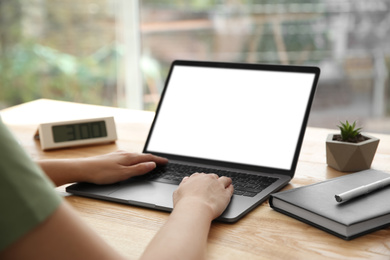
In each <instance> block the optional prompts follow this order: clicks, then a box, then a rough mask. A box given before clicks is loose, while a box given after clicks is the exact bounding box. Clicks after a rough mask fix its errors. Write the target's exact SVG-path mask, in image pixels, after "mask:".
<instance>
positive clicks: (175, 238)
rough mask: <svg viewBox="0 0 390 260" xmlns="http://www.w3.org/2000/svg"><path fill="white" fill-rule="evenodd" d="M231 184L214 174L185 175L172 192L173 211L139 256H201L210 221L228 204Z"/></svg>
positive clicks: (152, 257) (183, 257)
mask: <svg viewBox="0 0 390 260" xmlns="http://www.w3.org/2000/svg"><path fill="white" fill-rule="evenodd" d="M231 183H232V180H231V179H230V178H226V177H221V178H219V177H218V176H217V175H215V174H199V173H195V174H193V175H192V176H191V177H189V178H188V177H186V178H185V179H184V180H183V181H182V183H181V184H180V186H179V188H178V189H177V190H176V191H175V193H174V195H173V200H174V209H173V211H172V214H171V215H170V217H169V219H168V221H167V223H166V224H165V225H164V226H163V227H162V228H161V229H160V231H159V232H158V233H157V234H156V236H155V237H154V238H153V240H152V241H151V243H150V244H149V246H148V248H147V249H146V250H145V252H144V255H143V256H142V259H204V258H205V256H206V244H207V237H208V233H209V230H210V225H211V221H212V220H213V219H215V218H217V217H218V216H219V215H221V214H222V212H223V211H224V210H225V209H226V207H227V205H228V204H229V202H230V198H231V196H232V195H233V186H232V185H231Z"/></svg>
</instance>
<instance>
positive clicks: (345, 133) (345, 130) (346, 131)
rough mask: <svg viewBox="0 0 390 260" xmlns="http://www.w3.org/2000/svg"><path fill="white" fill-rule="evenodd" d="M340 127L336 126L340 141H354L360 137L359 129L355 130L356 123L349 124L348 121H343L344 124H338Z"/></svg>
mask: <svg viewBox="0 0 390 260" xmlns="http://www.w3.org/2000/svg"><path fill="white" fill-rule="evenodd" d="M340 124H341V126H340V125H338V126H337V127H338V128H339V129H340V134H341V139H342V140H343V141H346V142H347V141H349V140H353V139H356V138H357V137H358V136H359V135H360V130H361V129H362V128H361V127H359V128H356V121H355V122H353V124H350V123H349V122H348V120H346V121H345V123H343V122H340Z"/></svg>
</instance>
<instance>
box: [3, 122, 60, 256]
mask: <svg viewBox="0 0 390 260" xmlns="http://www.w3.org/2000/svg"><path fill="white" fill-rule="evenodd" d="M31 138H32V137H31ZM61 201H62V198H61V196H59V195H58V194H57V193H56V191H55V190H54V185H53V183H52V182H51V181H50V180H49V179H48V178H47V177H46V176H45V174H44V173H43V172H42V170H41V168H40V167H39V166H38V165H36V164H35V163H34V162H33V161H32V160H31V159H30V158H29V156H28V155H27V154H26V153H25V152H24V151H23V149H22V148H21V147H20V145H19V143H18V142H17V141H16V140H15V139H14V138H13V136H12V134H11V133H10V132H9V130H8V129H7V128H6V127H5V125H4V124H3V123H2V122H1V118H0V251H2V250H4V249H5V248H6V247H8V246H9V245H11V244H12V243H13V242H15V241H17V240H18V239H19V238H21V237H22V236H23V235H25V234H26V233H27V232H29V231H30V230H32V229H33V228H34V227H36V226H38V225H39V224H40V223H41V222H43V221H44V220H45V219H46V218H47V217H49V216H50V215H51V214H52V213H53V212H54V211H55V210H56V209H57V208H58V206H59V204H60V203H61Z"/></svg>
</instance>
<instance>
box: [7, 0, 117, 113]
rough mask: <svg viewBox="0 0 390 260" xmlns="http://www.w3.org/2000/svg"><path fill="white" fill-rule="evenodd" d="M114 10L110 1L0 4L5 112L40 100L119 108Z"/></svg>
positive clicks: (22, 0)
mask: <svg viewBox="0 0 390 260" xmlns="http://www.w3.org/2000/svg"><path fill="white" fill-rule="evenodd" d="M114 10H115V9H114V5H113V3H112V1H107V0H93V1H91V0H77V1H76V0H69V1H59V0H2V1H0V24H1V27H0V35H1V37H0V82H1V83H0V84H1V91H0V102H1V103H0V107H6V106H11V105H15V104H19V103H22V102H26V101H30V100H33V99H37V98H52V99H58V100H69V101H75V102H85V103H92V104H100V105H117V104H118V99H117V93H118V91H120V90H119V89H118V88H117V74H118V72H117V59H118V55H120V50H119V49H118V48H117V44H116V40H115V22H116V19H115V11H114ZM119 96H120V95H119ZM119 102H120V101H119Z"/></svg>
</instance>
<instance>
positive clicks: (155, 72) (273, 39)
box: [140, 0, 390, 133]
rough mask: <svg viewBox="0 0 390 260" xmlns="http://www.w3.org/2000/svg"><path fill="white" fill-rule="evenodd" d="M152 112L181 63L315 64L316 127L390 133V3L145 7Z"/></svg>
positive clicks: (160, 0) (156, 0) (162, 3)
mask: <svg viewBox="0 0 390 260" xmlns="http://www.w3.org/2000/svg"><path fill="white" fill-rule="evenodd" d="M140 6H141V8H140V9H141V10H140V12H141V33H142V36H141V39H142V44H141V46H142V57H143V58H142V62H141V64H142V71H143V76H144V84H145V86H144V92H145V96H144V101H145V106H146V107H147V108H148V109H150V110H153V109H155V107H156V103H157V101H158V99H159V95H160V93H161V89H162V87H163V82H164V79H165V76H166V74H167V70H168V68H169V64H170V63H171V62H172V61H173V60H175V59H193V60H213V61H228V62H251V63H274V64H297V65H314V66H319V67H320V68H321V71H322V73H321V76H320V82H319V85H318V90H317V93H316V97H315V100H314V104H313V109H312V113H311V116H310V121H309V125H310V126H318V127H327V128H332V129H336V125H337V124H339V121H340V120H346V119H347V120H349V121H355V120H357V123H358V125H359V126H363V128H364V129H363V130H364V131H371V132H387V133H390V118H389V114H390V102H389V100H390V91H389V80H388V75H389V70H390V69H389V68H390V44H389V42H390V2H389V1H386V0H382V1H381V0H378V1H355V0H354V1H352V0H351V1H340V0H327V1H325V0H323V1H320V0H317V1H308V0H297V1H293V2H292V1H287V0H278V1H275V0H257V1H254V0H252V1H251V0H235V1H231V0H214V1H208V0H197V1H183V0H176V1H168V0H142V1H140Z"/></svg>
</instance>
